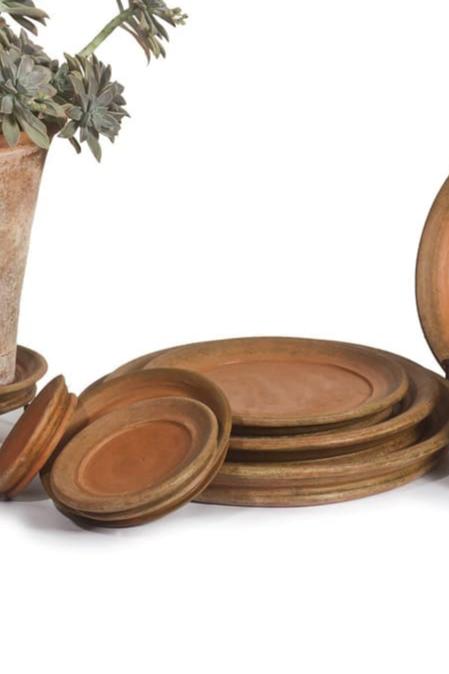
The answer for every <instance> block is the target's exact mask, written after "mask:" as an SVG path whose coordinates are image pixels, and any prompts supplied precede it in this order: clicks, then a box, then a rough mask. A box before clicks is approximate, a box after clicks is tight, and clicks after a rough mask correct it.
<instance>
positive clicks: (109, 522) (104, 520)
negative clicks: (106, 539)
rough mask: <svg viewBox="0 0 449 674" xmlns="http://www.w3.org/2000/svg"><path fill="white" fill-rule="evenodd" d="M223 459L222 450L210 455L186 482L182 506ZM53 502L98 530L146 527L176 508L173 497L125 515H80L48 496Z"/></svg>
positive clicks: (85, 513) (175, 500) (217, 468)
mask: <svg viewBox="0 0 449 674" xmlns="http://www.w3.org/2000/svg"><path fill="white" fill-rule="evenodd" d="M225 456H226V451H223V452H222V453H221V455H220V454H219V452H218V448H217V453H215V452H214V453H213V454H211V456H210V458H209V461H208V462H207V463H206V464H205V466H204V470H203V471H201V472H200V473H198V475H197V476H196V477H193V478H191V479H190V480H189V483H188V485H186V490H185V493H184V503H187V502H190V501H191V500H192V499H194V498H195V497H196V496H198V494H201V493H202V492H203V491H204V490H205V489H206V487H207V486H208V485H209V484H210V483H211V482H212V481H213V479H214V477H215V476H216V475H217V473H218V471H219V470H220V467H221V466H222V464H223V462H224V459H225ZM50 494H51V487H50ZM52 498H53V501H54V503H55V505H56V507H57V508H58V510H59V511H60V512H61V513H62V514H63V515H65V516H66V517H69V518H70V519H72V520H74V521H75V522H77V523H80V524H83V525H84V526H90V527H93V526H98V527H110V528H111V527H117V528H124V527H133V526H137V525H140V524H146V523H148V522H151V521H153V520H154V519H156V518H160V517H163V516H164V515H166V514H169V513H170V512H172V511H173V510H175V509H176V508H177V507H178V505H177V499H178V496H177V495H175V496H173V497H172V498H171V499H167V500H166V501H165V502H164V505H163V507H161V506H160V504H157V506H156V509H155V506H154V504H152V505H150V506H149V507H145V508H134V509H133V510H128V511H126V512H124V513H123V512H117V513H112V514H108V513H100V514H98V513H97V514H93V513H89V512H82V511H80V510H78V511H76V510H72V509H70V508H68V507H67V506H64V505H63V504H62V503H59V502H58V500H57V499H56V498H55V495H54V494H52Z"/></svg>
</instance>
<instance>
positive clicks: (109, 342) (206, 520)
mask: <svg viewBox="0 0 449 674" xmlns="http://www.w3.org/2000/svg"><path fill="white" fill-rule="evenodd" d="M42 4H44V5H45V7H46V8H47V9H48V10H49V11H50V12H51V14H53V16H54V19H53V22H52V23H51V24H50V27H49V29H48V31H46V32H45V33H44V32H42V33H41V40H45V41H46V44H47V45H49V46H50V48H52V49H53V51H55V52H56V53H58V52H61V51H62V50H63V49H65V50H68V51H72V52H73V51H76V50H77V49H78V48H80V47H81V46H82V45H83V43H85V42H87V41H88V39H89V38H90V36H91V34H93V33H94V31H95V29H96V28H97V26H99V25H100V23H101V20H102V19H103V18H104V19H107V18H108V16H109V14H110V11H111V9H112V8H113V5H114V3H113V2H112V1H109V0H104V2H101V3H100V2H98V3H92V2H90V1H89V0H80V1H79V2H77V3H75V5H76V6H75V7H71V9H70V10H69V7H68V5H69V3H60V2H58V1H57V0H46V1H45V3H44V2H43V0H42ZM66 4H67V8H66V7H65V5H66ZM94 5H95V6H94ZM63 6H64V7H63ZM185 9H186V10H188V12H189V13H190V14H191V21H190V22H189V25H188V27H186V28H184V29H180V30H179V31H177V34H176V35H173V39H172V43H171V46H170V49H169V57H168V59H167V61H166V62H164V63H154V64H152V66H151V68H150V70H148V71H147V70H146V69H145V64H144V60H143V58H142V55H141V54H140V53H139V51H138V50H137V48H135V47H134V45H133V44H132V43H131V42H130V40H129V39H128V38H127V36H126V35H125V34H123V35H117V36H116V37H115V38H113V39H112V40H111V42H110V43H109V45H108V46H107V47H105V48H104V49H103V50H102V51H101V52H100V55H101V56H102V57H104V58H105V59H109V60H112V61H113V63H114V64H115V74H116V76H117V78H119V79H121V80H123V81H124V82H125V83H127V98H128V100H129V108H130V111H131V113H132V115H133V118H132V120H131V121H129V122H126V123H125V128H124V130H123V134H122V136H121V138H120V140H119V141H118V143H117V146H116V147H115V148H110V147H107V148H106V152H105V158H104V163H103V165H102V166H101V167H97V166H96V164H95V162H94V161H93V160H92V159H91V157H90V156H89V155H88V153H87V152H86V153H85V155H84V156H83V157H82V158H81V159H77V157H76V156H75V154H74V153H73V152H72V150H71V148H70V146H69V145H68V144H67V145H66V144H65V143H64V142H62V141H60V142H58V143H55V145H54V147H53V148H52V151H51V154H50V156H49V161H48V166H47V170H46V173H45V178H44V183H43V188H42V194H41V199H40V203H39V208H38V213H37V216H36V223H35V228H34V232H33V241H32V251H31V256H30V263H29V267H28V274H27V279H26V285H25V291H24V300H23V311H22V320H21V330H20V340H21V342H22V343H23V344H26V345H28V346H31V347H34V348H36V349H38V350H40V351H41V352H42V353H44V354H46V355H47V356H48V359H49V362H50V375H51V376H53V375H56V374H58V373H60V372H63V373H65V375H66V377H67V380H68V382H69V384H70V386H71V388H72V390H74V391H79V390H81V389H82V388H83V387H84V386H85V385H87V384H88V383H89V382H91V381H92V380H94V379H96V378H97V377H98V376H100V375H102V374H103V373H104V372H106V371H109V370H111V369H112V368H114V367H115V366H117V365H118V364H120V363H121V362H124V361H126V360H128V359H129V358H132V357H134V356H137V355H139V354H142V353H146V352H149V351H152V350H154V349H158V348H162V347H165V346H170V345H173V344H176V343H184V342H189V341H194V340H202V339H209V338H219V337H234V336H241V335H259V334H281V335H298V336H314V337H323V338H336V339H342V340H348V341H354V342H360V343H365V344H369V345H373V346H377V347H381V348H385V349H389V350H391V351H395V352H398V353H402V354H403V355H406V356H408V357H411V358H413V359H415V360H417V361H418V362H420V363H422V364H424V365H427V366H429V367H434V368H435V369H436V368H437V366H436V365H435V363H434V361H433V359H432V356H431V354H430V352H429V350H428V348H427V346H426V344H425V341H424V338H423V336H422V333H421V331H420V327H419V324H418V319H417V314H416V310H415V305H414V260H415V254H416V250H417V246H418V241H419V237H420V234H421V228H422V224H423V222H424V219H425V216H426V213H427V211H428V209H429V207H430V204H431V202H432V200H433V198H434V196H435V194H436V191H437V190H438V189H439V187H440V185H441V183H442V182H443V180H444V179H445V178H446V175H447V173H448V171H449V126H448V119H449V87H448V86H447V81H448V72H449V42H448V40H447V30H448V25H449V6H448V4H447V2H446V1H443V0H441V1H435V0H427V2H414V1H412V2H410V0H407V1H405V0H396V2H391V1H389V2H387V1H386V0H381V1H380V2H377V3H360V2H357V1H356V0H351V1H349V0H341V1H340V2H335V1H334V0H314V1H313V2H297V1H296V0H284V2H282V3H281V4H280V5H279V6H275V5H274V4H273V2H267V1H266V0H257V1H256V0H244V2H241V3H237V4H235V3H234V4H233V3H231V4H229V3H225V2H223V1H222V0H208V2H204V1H202V0H186V2H185ZM44 36H45V37H44ZM448 474H449V464H447V465H446V466H443V467H442V468H441V470H440V471H439V472H438V474H435V475H433V476H431V477H429V478H426V479H422V480H420V481H418V482H417V483H415V484H413V485H411V486H408V487H406V488H403V489H400V490H398V491H396V492H393V493H390V494H387V495H384V496H378V497H373V498H370V499H367V500H364V501H359V502H354V503H348V504H345V505H336V506H327V507H321V508H315V509H311V508H309V509H301V510H245V509H234V508H229V509H228V508H219V507H205V506H198V505H190V506H188V507H186V508H184V509H183V510H181V511H180V512H178V513H176V514H174V515H172V516H170V517H167V518H166V519H164V520H161V521H160V522H157V523H155V524H153V525H151V526H147V527H143V528H140V529H136V530H131V531H125V532H106V533H105V532H87V531H83V530H81V529H78V528H76V527H75V526H74V525H72V524H71V523H70V522H69V521H67V520H65V519H64V518H63V517H62V516H60V515H59V514H58V513H57V512H56V511H55V510H54V508H53V507H52V506H51V504H50V503H49V502H48V501H45V500H41V498H42V495H41V493H40V491H39V486H38V485H37V486H35V487H34V488H33V490H31V492H30V493H29V494H27V495H25V497H24V499H23V500H22V501H19V502H16V503H10V504H3V505H2V504H0V531H1V548H2V554H1V558H0V571H1V585H0V588H1V589H0V599H1V615H0V634H1V663H2V671H5V672H11V673H14V674H15V673H16V672H20V673H22V672H28V671H29V672H31V671H45V672H46V673H47V674H53V673H56V672H58V674H59V672H61V671H63V672H64V674H72V673H75V672H76V673H77V674H78V673H79V672H80V671H83V672H88V673H89V674H90V673H91V672H92V673H94V672H108V674H115V673H119V672H120V673H122V672H130V673H131V672H132V674H140V672H145V673H147V672H149V671H152V672H155V673H157V674H166V673H168V672H183V673H190V672H191V673H193V672H194V673H195V674H206V673H208V674H209V672H214V674H222V673H223V674H224V673H226V674H228V673H229V672H256V671H257V672H258V674H268V673H270V674H271V673H273V672H282V674H290V673H293V672H295V673H296V672H298V671H302V672H305V673H307V674H315V673H322V672H345V674H347V673H354V674H355V673H357V674H359V672H363V673H364V674H368V673H371V672H373V673H374V672H375V673H376V674H378V672H381V671H385V672H407V673H410V672H417V673H418V672H420V673H421V672H423V671H430V672H432V674H439V673H440V672H441V673H443V672H444V673H446V672H447V656H446V650H447V649H446V636H447V635H446V631H447V626H446V622H447V621H446V614H447V608H448V605H449V583H448V581H447V568H448V563H449V543H448V522H449V477H448Z"/></svg>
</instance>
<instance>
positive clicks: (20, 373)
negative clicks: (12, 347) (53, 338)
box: [0, 346, 48, 414]
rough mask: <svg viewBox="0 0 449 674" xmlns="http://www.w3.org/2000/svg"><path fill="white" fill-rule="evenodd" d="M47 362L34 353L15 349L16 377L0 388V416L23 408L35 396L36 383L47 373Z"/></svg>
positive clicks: (23, 348)
mask: <svg viewBox="0 0 449 674" xmlns="http://www.w3.org/2000/svg"><path fill="white" fill-rule="evenodd" d="M47 367H48V366H47V361H46V360H45V358H44V357H43V356H41V355H40V354H38V353H37V352H36V351H32V350H31V349H26V348H25V347H23V346H18V347H17V362H16V376H15V378H14V381H13V382H12V383H11V384H7V385H6V386H0V414H6V413H7V412H12V411H13V410H17V409H19V408H20V407H25V406H26V405H28V403H30V402H31V401H32V400H33V398H34V397H35V395H36V383H37V382H38V381H39V380H40V379H42V377H43V376H44V375H45V373H46V372H47Z"/></svg>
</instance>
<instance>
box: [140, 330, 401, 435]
mask: <svg viewBox="0 0 449 674" xmlns="http://www.w3.org/2000/svg"><path fill="white" fill-rule="evenodd" d="M146 367H147V368H149V369H150V368H156V367H179V368H183V369H189V370H194V371H196V372H202V373H203V374H206V375H207V376H208V377H209V378H210V379H212V381H214V382H215V383H216V384H217V385H218V386H220V388H222V390H223V392H224V393H225V394H226V396H227V398H228V399H229V401H230V403H231V408H232V410H233V417H234V424H235V425H238V426H250V427H264V428H266V427H273V428H278V427H295V426H297V427H307V426H318V425H319V426H321V427H324V426H328V427H330V426H332V425H334V424H341V425H343V424H347V423H348V422H352V421H354V420H360V419H362V418H364V417H369V416H371V415H373V414H377V413H378V412H380V411H382V410H385V409H387V408H388V407H391V406H392V405H394V404H396V403H398V402H399V401H401V400H402V399H403V397H404V396H405V395H406V393H407V390H408V385H409V382H408V378H407V375H406V373H405V371H404V369H403V368H402V366H401V365H400V364H399V363H398V362H397V361H394V360H393V359H392V358H390V357H389V356H387V355H386V354H385V353H381V352H380V351H377V350H375V349H369V348H367V347H361V346H356V345H353V344H343V343H338V342H326V341H323V340H311V339H295V338H288V337H255V338H243V339H231V340H221V341H216V342H203V343H200V344H193V345H190V346H186V347H180V348H177V349H171V350H170V351H167V352H165V353H164V354H161V355H159V356H158V357H157V358H155V359H154V360H152V361H151V362H150V363H149V364H148V365H147V366H146ZM309 430H310V429H309Z"/></svg>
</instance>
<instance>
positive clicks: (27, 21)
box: [0, 0, 48, 34]
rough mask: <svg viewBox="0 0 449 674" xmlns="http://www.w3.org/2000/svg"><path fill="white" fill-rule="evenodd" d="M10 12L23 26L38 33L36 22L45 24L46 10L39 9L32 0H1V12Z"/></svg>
mask: <svg viewBox="0 0 449 674" xmlns="http://www.w3.org/2000/svg"><path fill="white" fill-rule="evenodd" d="M3 12H4V13H7V14H9V15H10V16H11V17H12V18H13V19H14V21H17V23H19V24H20V25H21V26H23V28H26V29H27V30H29V31H31V32H32V33H34V34H37V28H36V26H35V24H34V22H36V21H37V22H38V23H41V24H43V25H45V19H47V18H48V15H47V14H46V12H44V11H43V10H42V9H38V8H37V7H36V6H35V4H34V2H32V0H0V13H3Z"/></svg>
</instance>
